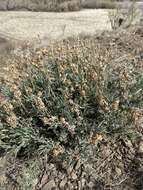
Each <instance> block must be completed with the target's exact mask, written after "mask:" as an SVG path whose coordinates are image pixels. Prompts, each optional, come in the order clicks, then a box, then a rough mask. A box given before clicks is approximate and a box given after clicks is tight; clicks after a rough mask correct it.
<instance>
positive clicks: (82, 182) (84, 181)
mask: <svg viewBox="0 0 143 190" xmlns="http://www.w3.org/2000/svg"><path fill="white" fill-rule="evenodd" d="M85 183H86V180H85V179H84V178H83V179H81V187H82V188H83V187H84V186H85Z"/></svg>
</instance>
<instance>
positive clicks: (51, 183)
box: [42, 180, 56, 190]
mask: <svg viewBox="0 0 143 190" xmlns="http://www.w3.org/2000/svg"><path fill="white" fill-rule="evenodd" d="M55 187H56V184H55V181H54V180H51V181H49V182H48V183H47V184H46V185H44V187H43V188H42V190H52V188H55Z"/></svg>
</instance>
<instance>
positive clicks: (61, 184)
mask: <svg viewBox="0 0 143 190" xmlns="http://www.w3.org/2000/svg"><path fill="white" fill-rule="evenodd" d="M66 183H67V178H64V179H63V180H62V181H61V183H60V188H61V189H63V188H64V187H65V185H66Z"/></svg>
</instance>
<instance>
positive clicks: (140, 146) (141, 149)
mask: <svg viewBox="0 0 143 190" xmlns="http://www.w3.org/2000/svg"><path fill="white" fill-rule="evenodd" d="M139 153H141V154H143V142H140V144H139Z"/></svg>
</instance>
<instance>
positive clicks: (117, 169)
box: [115, 167, 122, 176]
mask: <svg viewBox="0 0 143 190" xmlns="http://www.w3.org/2000/svg"><path fill="white" fill-rule="evenodd" d="M115 171H116V173H117V175H118V176H120V175H121V174H122V171H121V169H120V168H118V167H117V168H115Z"/></svg>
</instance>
